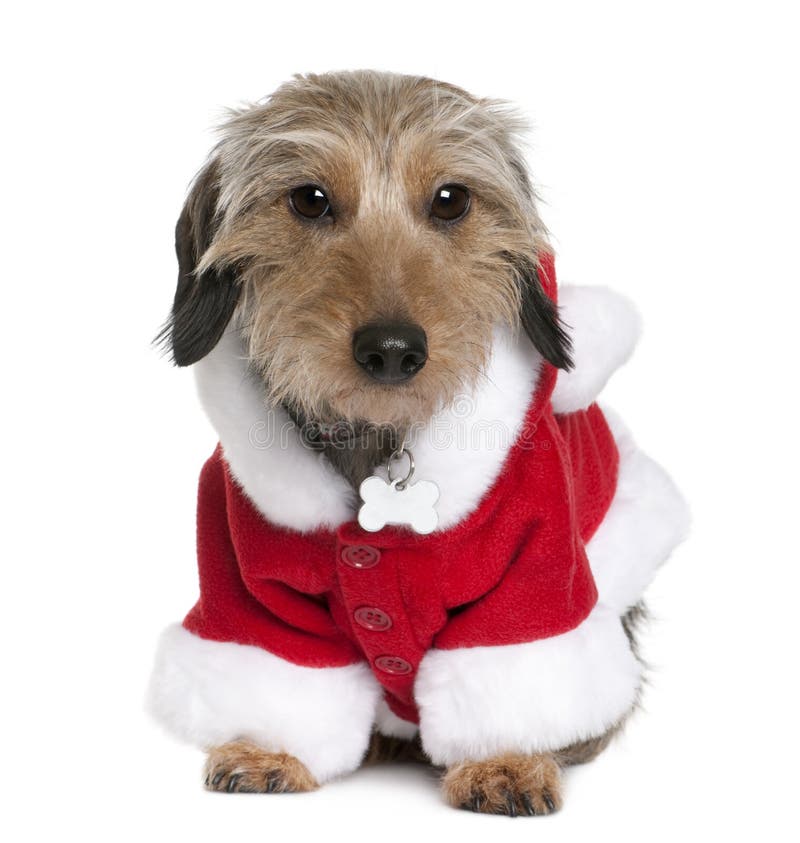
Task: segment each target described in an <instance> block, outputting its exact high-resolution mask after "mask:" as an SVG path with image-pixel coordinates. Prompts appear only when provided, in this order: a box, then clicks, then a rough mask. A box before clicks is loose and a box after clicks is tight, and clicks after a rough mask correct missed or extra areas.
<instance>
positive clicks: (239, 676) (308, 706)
mask: <svg viewBox="0 0 800 843" xmlns="http://www.w3.org/2000/svg"><path fill="white" fill-rule="evenodd" d="M379 694H380V687H379V685H378V683H377V681H376V680H375V678H374V677H373V675H372V673H371V672H370V670H369V668H368V667H367V665H366V664H363V663H362V664H356V665H349V666H347V667H328V668H314V667H301V666H299V665H295V664H291V663H290V662H287V661H285V660H283V659H280V658H278V657H277V656H274V655H272V654H271V653H268V652H266V651H265V650H262V649H260V648H258V647H251V646H246V645H242V644H231V643H226V642H218V641H208V640H206V639H203V638H200V637H198V636H196V635H193V634H192V633H190V632H188V631H187V630H186V629H184V628H183V627H182V626H180V625H174V626H170V627H168V628H167V629H166V630H165V631H164V633H163V635H162V637H161V642H160V645H159V648H158V653H157V656H156V665H155V669H154V671H153V676H152V678H151V681H150V689H149V692H148V709H149V710H150V712H151V713H152V714H153V715H154V716H155V717H156V718H157V719H158V720H159V721H160V722H161V723H162V725H164V726H165V727H166V728H167V729H168V730H169V731H170V732H172V733H173V734H174V735H176V736H177V737H179V738H181V739H183V740H185V741H188V742H190V743H193V744H195V745H197V746H200V747H201V748H204V749H207V748H209V747H212V746H217V745H220V744H223V743H226V742H227V741H231V740H235V739H237V738H247V739H249V740H252V741H254V742H255V743H257V744H258V745H259V746H262V747H264V748H265V749H267V750H270V751H275V752H280V751H282V752H288V753H290V754H291V755H294V756H295V757H296V758H299V759H300V761H302V762H303V763H304V764H305V765H306V767H308V769H309V771H310V772H311V774H312V775H313V776H314V778H315V779H316V780H317V781H318V782H320V783H322V782H324V781H327V780H328V779H331V778H333V777H334V776H339V775H342V774H344V773H348V772H351V771H352V770H355V769H356V768H357V767H358V765H359V764H360V763H361V759H362V758H363V756H364V753H365V752H366V749H367V744H368V742H369V736H370V732H371V729H372V723H373V721H374V719H375V709H376V706H377V703H378V696H379Z"/></svg>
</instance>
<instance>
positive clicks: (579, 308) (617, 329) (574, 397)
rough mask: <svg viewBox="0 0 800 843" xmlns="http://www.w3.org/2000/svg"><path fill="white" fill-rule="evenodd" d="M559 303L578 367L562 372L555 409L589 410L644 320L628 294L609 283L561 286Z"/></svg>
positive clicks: (632, 344)
mask: <svg viewBox="0 0 800 843" xmlns="http://www.w3.org/2000/svg"><path fill="white" fill-rule="evenodd" d="M558 305H559V312H560V314H561V318H562V320H563V321H564V323H565V324H566V325H568V326H569V327H570V329H571V330H570V335H571V337H572V349H573V358H574V363H575V367H574V368H573V369H572V370H571V371H569V372H559V373H558V380H557V381H556V388H555V390H554V391H553V412H555V413H574V412H575V411H576V410H585V409H586V408H587V407H588V406H589V405H590V404H591V403H592V402H593V401H594V400H595V399H596V398H597V396H598V395H599V394H600V392H601V390H602V389H603V387H604V386H605V385H606V382H607V381H608V379H609V378H610V377H611V375H612V374H613V373H614V372H615V371H616V370H617V369H618V368H619V367H620V366H621V365H622V364H623V363H625V361H626V360H627V359H628V358H629V357H630V356H631V354H632V353H633V349H634V347H635V345H636V342H637V341H638V339H639V334H640V333H641V320H640V318H639V314H638V313H637V311H636V308H635V307H634V306H633V304H632V303H631V302H630V301H628V299H626V298H624V297H623V296H621V295H619V294H618V293H615V292H613V291H612V290H609V289H608V288H606V287H579V286H564V287H561V288H560V289H559V293H558Z"/></svg>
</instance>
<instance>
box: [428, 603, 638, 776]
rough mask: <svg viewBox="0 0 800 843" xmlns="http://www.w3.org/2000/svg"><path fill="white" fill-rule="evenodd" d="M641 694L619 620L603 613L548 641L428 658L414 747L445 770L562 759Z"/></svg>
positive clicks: (603, 610) (442, 653)
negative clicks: (539, 756)
mask: <svg viewBox="0 0 800 843" xmlns="http://www.w3.org/2000/svg"><path fill="white" fill-rule="evenodd" d="M639 684H640V665H639V663H638V662H637V660H636V658H635V657H634V655H633V653H632V652H631V648H630V646H629V644H628V640H627V638H626V636H625V633H624V631H623V629H622V624H621V622H620V619H619V617H618V616H617V614H616V613H615V612H613V611H610V610H608V609H606V608H605V607H601V606H598V607H596V608H595V609H594V611H593V612H592V613H591V614H590V615H589V617H588V618H587V619H586V620H585V621H584V622H583V623H582V624H581V625H580V626H579V627H577V628H576V629H573V630H571V631H570V632H566V633H564V634H563V635H557V636H555V637H553V638H546V639H544V640H541V641H534V642H531V643H528V644H512V645H509V646H500V647H470V648H463V649H457V650H431V651H430V652H428V653H427V654H426V655H425V657H424V658H423V660H422V663H421V665H420V668H419V675H418V677H417V681H416V686H415V696H416V699H417V703H418V705H419V709H420V734H421V736H422V745H423V748H424V749H425V751H426V752H427V753H428V754H429V755H430V756H431V759H432V760H433V762H434V763H435V764H443V765H450V764H454V763H456V762H458V761H463V760H466V759H473V760H481V759H486V758H491V757H493V756H495V755H500V754H502V753H504V752H524V753H534V752H546V751H549V750H556V749H560V748H562V747H565V746H568V745H569V744H571V743H573V742H574V741H579V740H583V739H586V738H589V737H592V736H595V735H600V734H602V733H603V732H604V731H606V729H608V728H609V727H610V726H612V725H613V724H614V723H616V722H618V721H619V720H620V718H622V717H623V715H624V714H625V713H626V712H627V711H628V710H629V709H630V708H631V706H633V704H634V702H635V701H636V697H637V694H638V689H639Z"/></svg>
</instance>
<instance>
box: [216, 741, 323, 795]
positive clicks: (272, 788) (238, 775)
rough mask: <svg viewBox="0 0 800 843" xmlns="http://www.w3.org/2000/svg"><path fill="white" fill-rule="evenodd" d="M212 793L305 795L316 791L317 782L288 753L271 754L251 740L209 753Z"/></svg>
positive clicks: (305, 768) (228, 745) (221, 747)
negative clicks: (302, 793)
mask: <svg viewBox="0 0 800 843" xmlns="http://www.w3.org/2000/svg"><path fill="white" fill-rule="evenodd" d="M205 786H206V788H207V789H208V790H216V791H223V792H226V793H301V792H304V791H308V790H316V789H317V788H318V787H319V784H318V783H317V780H316V779H315V778H314V776H312V775H311V773H310V772H309V770H308V767H306V766H305V764H303V763H302V762H301V761H299V760H298V759H297V758H295V757H294V756H293V755H289V754H288V753H286V752H267V751H266V750H264V749H262V748H261V747H260V746H258V745H257V744H255V743H252V742H251V741H245V740H241V741H231V742H230V743H226V744H222V746H218V747H214V748H213V749H212V750H210V752H209V753H208V758H207V760H206V767H205Z"/></svg>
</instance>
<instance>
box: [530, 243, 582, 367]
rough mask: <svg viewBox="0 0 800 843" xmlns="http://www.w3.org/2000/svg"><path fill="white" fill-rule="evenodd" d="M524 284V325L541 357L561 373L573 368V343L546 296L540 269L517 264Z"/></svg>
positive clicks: (532, 265)
mask: <svg viewBox="0 0 800 843" xmlns="http://www.w3.org/2000/svg"><path fill="white" fill-rule="evenodd" d="M517 277H518V279H519V284H520V322H521V323H522V327H523V328H524V329H525V333H526V334H527V335H528V337H529V338H530V340H531V342H532V343H533V344H534V346H535V347H536V349H537V350H538V351H539V353H540V354H541V355H542V357H544V359H545V360H547V361H548V362H549V363H552V364H553V365H554V366H555V367H556V368H557V369H565V370H569V369H571V368H572V341H571V340H570V337H569V333H568V332H567V327H566V326H565V325H564V323H563V322H562V321H561V319H560V317H559V315H558V308H557V307H556V305H555V304H554V303H553V301H552V300H551V299H550V298H549V297H548V296H547V295H546V293H545V292H544V289H543V288H542V284H541V281H540V280H539V272H538V270H537V268H536V265H535V264H534V263H533V262H532V261H530V260H527V259H525V260H524V261H521V262H518V263H517Z"/></svg>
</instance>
